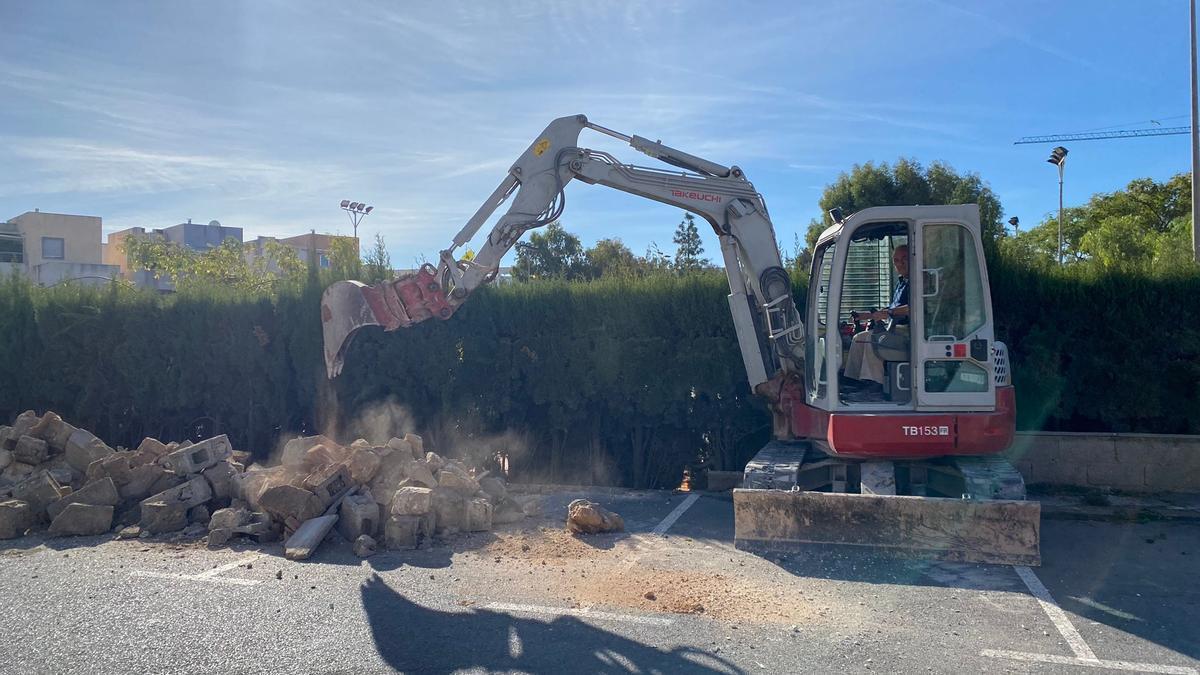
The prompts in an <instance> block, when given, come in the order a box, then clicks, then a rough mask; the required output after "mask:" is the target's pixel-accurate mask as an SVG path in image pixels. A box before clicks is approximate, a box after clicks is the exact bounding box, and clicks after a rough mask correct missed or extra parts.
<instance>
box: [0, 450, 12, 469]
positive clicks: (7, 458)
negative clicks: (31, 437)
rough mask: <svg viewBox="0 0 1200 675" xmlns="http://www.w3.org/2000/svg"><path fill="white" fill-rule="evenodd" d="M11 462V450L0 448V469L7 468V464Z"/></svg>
mask: <svg viewBox="0 0 1200 675" xmlns="http://www.w3.org/2000/svg"><path fill="white" fill-rule="evenodd" d="M12 463H13V454H12V450H0V471H3V470H5V469H7V468H8V465H9V464H12Z"/></svg>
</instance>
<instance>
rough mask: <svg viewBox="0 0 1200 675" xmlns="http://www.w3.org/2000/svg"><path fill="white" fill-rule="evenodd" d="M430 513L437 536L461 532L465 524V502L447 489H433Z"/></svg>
mask: <svg viewBox="0 0 1200 675" xmlns="http://www.w3.org/2000/svg"><path fill="white" fill-rule="evenodd" d="M432 513H433V514H434V515H435V517H436V519H437V522H436V526H437V532H438V533H439V534H441V533H454V532H461V531H462V530H464V529H465V528H466V524H467V500H466V499H465V498H464V497H463V496H462V495H461V494H459V493H458V492H456V491H454V490H451V489H449V488H443V487H438V488H434V489H433V511H432Z"/></svg>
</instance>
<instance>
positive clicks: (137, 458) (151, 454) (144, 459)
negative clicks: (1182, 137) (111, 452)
mask: <svg viewBox="0 0 1200 675" xmlns="http://www.w3.org/2000/svg"><path fill="white" fill-rule="evenodd" d="M168 452H169V451H168V450H167V446H166V444H165V443H163V442H162V441H160V440H158V439H157V438H150V437H148V436H147V437H146V438H143V439H142V442H141V443H140V444H139V445H138V447H137V450H136V451H134V453H133V454H134V456H133V457H132V458H131V459H130V463H131V464H133V465H134V466H139V465H142V464H154V463H157V462H158V461H159V460H161V459H162V458H163V457H165V456H166V455H167V453H168Z"/></svg>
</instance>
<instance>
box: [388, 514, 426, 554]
mask: <svg viewBox="0 0 1200 675" xmlns="http://www.w3.org/2000/svg"><path fill="white" fill-rule="evenodd" d="M429 525H430V523H429V518H427V517H425V516H390V517H389V518H388V519H387V522H386V523H384V526H383V545H384V546H386V547H387V548H390V549H393V550H403V549H414V548H417V547H418V546H420V545H421V542H423V541H424V540H426V539H428V538H429V537H430V536H432V534H433V532H432V531H431V530H432V528H430V527H429Z"/></svg>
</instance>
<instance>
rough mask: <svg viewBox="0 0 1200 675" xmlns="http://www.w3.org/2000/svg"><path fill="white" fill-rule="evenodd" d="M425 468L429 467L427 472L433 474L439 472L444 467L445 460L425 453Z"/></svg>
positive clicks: (437, 455)
mask: <svg viewBox="0 0 1200 675" xmlns="http://www.w3.org/2000/svg"><path fill="white" fill-rule="evenodd" d="M425 466H427V467H429V471H430V472H431V473H433V474H435V475H436V474H437V472H439V471H441V470H442V468H443V467H445V466H446V460H444V459H442V457H441V455H439V454H437V453H436V452H433V451H430V452H427V453H425Z"/></svg>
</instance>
